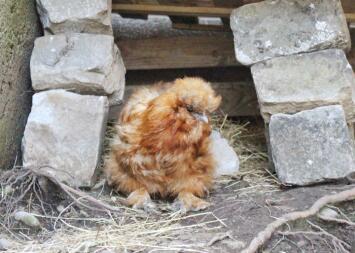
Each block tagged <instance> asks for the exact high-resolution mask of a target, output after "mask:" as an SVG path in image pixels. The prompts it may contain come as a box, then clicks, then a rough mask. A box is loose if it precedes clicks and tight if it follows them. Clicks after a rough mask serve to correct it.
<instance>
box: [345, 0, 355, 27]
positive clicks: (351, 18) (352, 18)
mask: <svg viewBox="0 0 355 253" xmlns="http://www.w3.org/2000/svg"><path fill="white" fill-rule="evenodd" d="M354 5H355V3H354ZM345 16H346V20H347V21H348V22H349V23H350V22H355V13H347V14H345Z"/></svg>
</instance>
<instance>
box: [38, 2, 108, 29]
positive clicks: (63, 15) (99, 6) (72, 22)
mask: <svg viewBox="0 0 355 253" xmlns="http://www.w3.org/2000/svg"><path fill="white" fill-rule="evenodd" d="M37 10H38V13H39V15H40V18H41V21H42V24H43V28H44V29H45V32H46V33H47V34H58V33H65V32H78V33H96V34H112V27H111V0H90V1H88V0H74V1H73V0H60V1H58V0H57V1H53V0H37Z"/></svg>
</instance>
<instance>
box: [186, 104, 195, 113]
mask: <svg viewBox="0 0 355 253" xmlns="http://www.w3.org/2000/svg"><path fill="white" fill-rule="evenodd" d="M186 110H187V111H188V112H193V111H194V108H193V107H192V105H188V106H186Z"/></svg>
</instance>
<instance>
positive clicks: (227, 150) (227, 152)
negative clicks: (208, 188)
mask: <svg viewBox="0 0 355 253" xmlns="http://www.w3.org/2000/svg"><path fill="white" fill-rule="evenodd" d="M211 150H212V154H213V157H214V159H215V161H216V171H215V176H216V177H219V176H234V175H236V173H237V172H238V171H239V158H238V156H237V154H236V153H235V151H234V149H233V148H232V147H231V146H230V145H229V144H228V141H227V140H226V139H225V138H222V136H221V134H220V133H219V132H217V131H214V130H213V131H212V134H211Z"/></svg>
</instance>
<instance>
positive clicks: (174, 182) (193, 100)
mask: <svg viewBox="0 0 355 253" xmlns="http://www.w3.org/2000/svg"><path fill="white" fill-rule="evenodd" d="M220 103H221V97H220V96H217V95H216V94H215V92H214V90H213V89H212V88H211V86H210V84H209V83H208V82H206V81H204V80H203V79H200V78H189V77H185V78H183V79H176V80H175V81H174V82H172V83H160V84H158V85H156V86H153V87H152V88H143V89H140V90H138V91H136V92H135V93H134V94H133V95H132V96H131V98H130V99H129V100H128V101H127V104H126V105H125V107H124V108H123V110H122V112H121V115H120V118H119V121H118V124H117V125H116V129H117V136H116V137H115V138H114V140H113V142H112V145H111V152H110V154H109V156H108V157H107V159H106V162H105V173H106V175H107V179H108V183H109V184H110V185H112V186H114V187H115V189H116V190H117V191H119V192H123V193H126V194H128V197H127V199H126V203H127V205H129V206H132V207H133V208H141V209H146V210H147V209H148V210H149V209H150V208H154V207H155V205H154V203H153V202H152V200H151V197H150V196H151V195H155V196H160V197H162V198H166V197H177V199H176V201H175V203H174V205H175V206H176V207H178V209H180V210H181V211H184V212H187V211H190V210H194V211H197V210H202V209H205V208H206V207H208V206H209V203H208V202H206V201H205V200H203V199H201V198H202V197H204V196H205V195H206V194H207V193H208V191H209V189H210V188H211V186H212V183H213V175H214V168H215V161H214V159H213V157H212V155H211V150H210V138H209V136H210V133H211V126H210V125H209V123H208V115H209V114H210V113H211V112H213V111H215V110H216V109H217V108H218V107H219V105H220Z"/></svg>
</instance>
